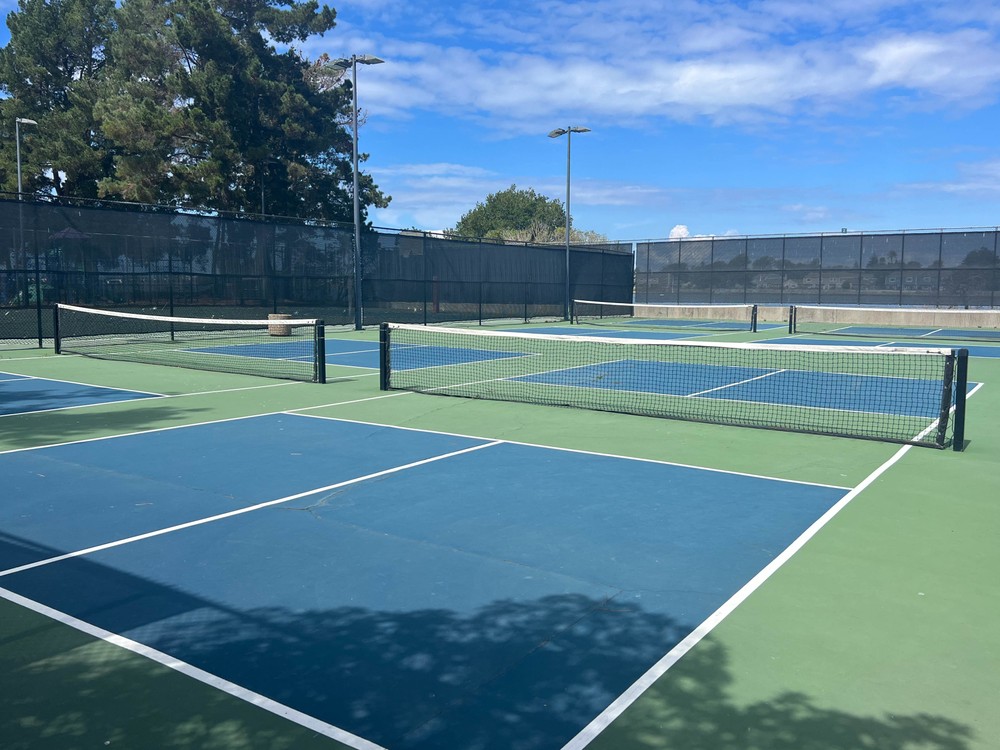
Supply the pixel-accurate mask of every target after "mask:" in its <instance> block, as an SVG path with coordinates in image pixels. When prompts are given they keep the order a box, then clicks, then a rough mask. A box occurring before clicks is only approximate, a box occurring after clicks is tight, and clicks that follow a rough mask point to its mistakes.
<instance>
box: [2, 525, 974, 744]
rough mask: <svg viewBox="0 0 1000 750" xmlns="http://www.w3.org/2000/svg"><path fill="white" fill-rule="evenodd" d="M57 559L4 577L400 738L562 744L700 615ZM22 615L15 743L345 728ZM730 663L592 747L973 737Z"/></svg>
mask: <svg viewBox="0 0 1000 750" xmlns="http://www.w3.org/2000/svg"><path fill="white" fill-rule="evenodd" d="M11 543H17V540H11ZM51 567H56V566H51ZM54 572H55V571H53V570H46V569H45V568H39V569H36V570H31V571H27V572H24V573H19V574H16V575H11V576H8V577H5V578H0V585H2V586H4V587H5V588H8V589H11V590H14V591H16V592H18V593H20V594H22V595H24V596H26V597H28V598H30V599H33V600H39V601H44V602H45V603H46V604H48V605H49V606H51V607H53V608H55V609H56V610H58V611H60V612H66V613H69V614H71V615H73V616H74V617H78V618H80V619H81V620H84V621H86V622H88V623H93V624H95V625H98V626H100V627H102V628H106V629H107V630H110V631H112V632H115V633H120V634H123V635H126V636H128V637H129V638H131V639H134V640H136V641H139V642H141V643H144V644H147V645H149V646H152V647H154V648H156V649H157V650H159V651H161V652H164V653H167V654H170V655H171V656H175V657H176V658H178V659H180V660H182V661H183V662H186V663H187V664H191V665H194V666H196V667H198V668H200V669H203V670H205V671H207V672H209V673H211V674H213V675H216V676H218V677H220V678H222V679H224V680H226V681H229V682H231V683H234V684H236V685H240V686H242V687H244V688H247V689H249V690H252V691H254V692H256V693H259V694H261V695H263V696H266V697H267V698H269V699H271V700H273V701H277V702H278V703H280V704H283V705H285V706H289V707H291V708H294V709H296V710H298V711H302V712H304V713H306V714H308V715H310V716H313V717H315V718H317V719H319V720H321V721H323V722H326V723H328V724H332V725H334V726H337V727H340V728H342V729H345V730H347V731H349V732H352V733H354V734H356V735H358V736H360V737H364V738H366V739H368V740H370V741H373V742H376V743H378V744H379V745H382V746H384V747H387V748H393V749H398V750H403V749H405V750H440V749H445V748H447V749H450V748H456V749H461V750H555V749H556V748H561V747H562V746H563V745H564V744H565V743H566V742H568V741H569V740H570V739H571V738H572V737H573V736H574V735H576V734H577V733H578V732H579V731H580V730H581V729H583V728H584V727H585V726H586V725H587V724H588V723H589V722H590V721H591V720H592V719H593V718H594V717H595V716H597V715H598V714H599V713H600V712H601V711H603V710H604V709H605V708H606V707H607V706H608V705H609V704H610V703H611V702H612V701H613V700H615V699H616V698H617V697H618V696H619V695H620V694H621V693H622V692H623V691H624V690H625V689H627V688H628V687H629V685H631V684H632V682H633V681H634V680H636V679H637V678H638V677H639V676H641V675H642V674H643V673H644V672H645V671H646V670H647V669H648V668H649V667H650V666H651V665H652V664H653V663H655V662H656V661H657V659H659V658H660V657H661V656H662V655H663V654H664V653H665V652H666V651H667V650H669V648H671V647H672V646H673V645H674V644H676V643H677V642H678V641H680V640H681V639H682V638H683V637H684V636H685V635H686V634H687V633H688V632H689V631H690V629H691V627H692V624H691V623H679V622H677V621H676V620H674V619H672V618H670V617H667V616H664V615H661V614H657V613H655V612H650V611H646V610H644V609H643V607H641V606H638V605H636V604H633V603H628V602H619V601H617V600H616V598H612V599H609V600H603V601H602V600H596V599H593V598H591V597H587V596H582V595H553V596H546V597H542V598H539V599H532V600H524V601H511V600H503V601H494V602H492V603H491V604H489V605H487V606H484V607H480V608H478V609H475V610H473V611H470V612H465V613H457V612H454V611H450V610H444V609H421V610H411V611H371V610H368V609H364V608H360V607H350V606H343V607H336V608H330V609H325V610H321V611H316V610H304V611H299V610H294V611H293V610H291V609H287V608H279V607H271V608H259V607H258V608H247V609H239V608H234V607H231V606H224V605H222V604H220V603H218V602H213V601H210V600H209V599H206V598H203V597H198V596H192V595H190V594H188V593H185V592H184V591H183V590H181V588H180V587H179V586H176V585H165V584H163V583H158V582H156V581H151V580H147V579H144V578H140V577H137V576H132V575H129V574H126V573H123V572H121V571H118V570H114V569H111V568H108V567H104V566H101V565H96V564H94V563H92V562H89V561H85V560H81V559H77V560H73V561H67V562H65V563H61V564H59V565H58V575H53V573H54ZM330 575H337V571H336V570H330ZM288 585H289V586H298V587H310V586H316V585H321V582H317V581H308V580H290V581H289V583H288ZM247 586H251V587H252V582H249V583H248V582H246V581H236V580H234V582H233V587H236V588H243V587H247ZM227 598H231V597H230V596H228V595H227ZM4 607H5V608H6V609H11V607H10V606H9V605H6V604H5V605H4ZM14 615H16V616H13V617H5V624H4V625H3V627H2V629H0V662H2V665H3V667H4V668H3V669H0V674H2V679H3V681H4V682H9V684H6V685H5V686H4V690H3V691H2V693H0V694H2V695H3V696H4V697H3V698H2V700H3V701H4V703H6V704H8V705H5V706H4V711H3V712H2V718H0V735H2V736H3V737H5V738H8V742H9V744H8V745H7V747H9V748H20V747H25V748H28V747H30V748H33V749H34V748H46V749H47V748H56V747H58V748H60V749H62V748H68V747H76V746H79V747H83V746H94V745H96V746H100V745H101V743H102V742H104V740H105V739H107V738H108V737H111V736H114V737H115V738H116V743H114V744H119V745H121V746H135V747H143V748H158V747H171V748H209V747H220V748H221V747H241V748H258V747H259V748H274V749H278V748H284V747H307V746H308V747H320V746H322V744H319V745H317V744H315V743H318V742H329V741H328V740H325V739H321V738H316V737H312V739H311V740H309V742H311V743H313V744H311V745H309V744H307V743H304V741H303V740H302V737H303V736H304V735H303V732H304V730H303V729H302V728H301V727H298V726H295V725H292V724H283V723H282V722H280V721H279V720H277V719H276V718H275V717H274V716H271V715H269V714H265V713H263V712H255V711H252V710H249V709H248V708H247V706H246V705H245V704H242V703H240V702H239V701H235V700H233V699H231V698H230V697H229V696H226V695H224V694H222V693H221V692H218V691H213V690H212V689H210V688H208V687H207V686H205V685H203V684H200V683H194V682H193V681H189V680H187V678H185V677H183V676H181V675H179V674H177V673H176V672H173V671H171V670H169V669H166V668H164V667H160V666H159V665H153V664H151V663H149V662H146V661H145V660H143V659H141V658H139V657H135V656H133V655H131V654H126V653H125V652H123V651H121V650H118V649H115V648H114V647H112V646H109V645H107V644H104V643H93V642H89V641H88V640H87V639H86V638H84V637H83V636H82V635H80V634H78V633H76V632H75V631H68V630H67V629H66V628H64V627H62V626H56V625H54V624H53V623H52V622H51V621H49V620H46V619H44V618H41V617H40V616H38V615H35V614H34V613H26V612H24V611H22V610H17V611H15V612H14ZM21 621H23V623H24V624H18V623H20V622H21ZM732 682H733V676H732V674H731V672H730V669H729V663H728V655H727V652H726V650H725V648H724V647H722V646H721V645H720V644H718V643H715V642H713V641H711V640H706V641H704V642H703V643H702V644H700V645H699V646H698V647H697V648H695V649H694V650H693V651H692V652H691V653H689V654H688V655H687V656H685V657H684V659H683V660H682V661H681V662H680V664H679V665H678V666H677V667H676V668H675V670H674V671H672V672H668V673H667V674H666V675H665V676H664V677H663V678H661V679H660V680H659V681H658V682H657V683H656V684H655V685H654V686H653V687H652V688H651V689H650V690H649V691H647V693H646V694H645V695H644V696H643V697H642V698H641V699H640V700H639V701H638V703H637V704H636V705H635V706H633V707H632V708H631V709H630V710H629V711H628V712H627V713H626V714H625V715H624V716H623V717H622V718H621V719H619V720H618V721H617V722H615V723H614V724H613V725H612V726H611V727H610V728H609V729H608V730H607V731H606V732H605V733H604V734H603V735H601V736H600V737H598V738H597V739H596V740H595V741H594V742H593V743H592V744H591V746H590V747H592V748H599V749H601V750H611V749H612V748H615V749H616V750H630V749H635V750H647V749H648V750H653V749H660V750H680V749H681V748H683V749H684V750H701V749H704V750H793V749H794V750H857V749H859V748H878V749H879V750H912V749H913V748H915V747H920V748H922V749H923V750H966V749H967V748H968V747H969V744H968V743H969V741H970V740H971V739H972V738H973V732H972V729H971V728H970V727H968V726H966V725H963V724H961V723H959V722H956V721H953V720H951V719H949V718H947V717H944V716H937V715H928V714H919V715H911V716H901V715H895V716H885V717H876V716H860V715H853V714H850V713H846V712H843V711H839V710H834V709H828V708H824V707H823V706H821V705H819V704H818V702H817V701H815V700H814V699H812V698H811V697H809V696H807V695H804V694H801V693H794V692H788V693H784V694H781V695H778V696H775V697H768V698H766V699H762V700H760V701H758V702H755V703H752V704H749V705H743V704H738V703H736V702H735V701H734V700H733V699H732V698H731V697H730V696H729V694H728V689H729V688H730V686H731V685H732ZM282 727H284V729H282ZM306 735H309V733H308V732H306ZM83 737H86V738H87V741H86V742H85V741H83V740H82V739H81V738H83ZM98 738H100V739H101V742H92V740H95V739H98ZM287 738H292V740H291V741H293V744H283V743H286V740H287ZM237 740H238V742H237ZM74 743H75V744H74ZM88 743H89V744H88ZM227 743H228V744H227Z"/></svg>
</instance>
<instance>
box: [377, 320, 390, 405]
mask: <svg viewBox="0 0 1000 750" xmlns="http://www.w3.org/2000/svg"><path fill="white" fill-rule="evenodd" d="M378 343H379V347H378V376H379V377H378V387H379V389H380V390H383V391H387V390H389V365H390V361H389V324H388V323H380V324H379V327H378Z"/></svg>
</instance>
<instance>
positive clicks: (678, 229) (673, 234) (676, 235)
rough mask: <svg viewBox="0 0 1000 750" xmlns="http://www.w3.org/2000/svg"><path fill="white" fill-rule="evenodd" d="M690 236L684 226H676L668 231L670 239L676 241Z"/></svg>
mask: <svg viewBox="0 0 1000 750" xmlns="http://www.w3.org/2000/svg"><path fill="white" fill-rule="evenodd" d="M690 236H691V230H689V229H688V228H687V226H686V225H684V224H677V225H676V226H675V227H674V228H673V229H671V230H670V239H672V240H678V239H683V238H685V237H690Z"/></svg>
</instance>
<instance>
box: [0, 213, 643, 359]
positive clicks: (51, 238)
mask: <svg viewBox="0 0 1000 750" xmlns="http://www.w3.org/2000/svg"><path fill="white" fill-rule="evenodd" d="M361 247H362V252H361V279H362V286H361V288H362V309H363V312H364V322H365V324H366V325H375V324H378V323H380V322H382V321H383V320H391V321H398V322H424V323H430V322H443V321H468V320H479V321H485V320H491V319H498V318H517V319H524V320H529V319H533V318H538V317H557V316H562V314H563V309H564V303H565V288H566V271H565V268H566V264H565V259H566V251H565V248H564V247H553V246H538V245H521V244H497V243H490V242H477V241H464V240H457V239H451V238H442V237H436V236H431V235H427V234H422V233H419V232H393V231H389V230H372V231H366V232H365V233H364V234H363V235H362V243H361ZM570 261H571V262H570V286H571V289H572V294H573V295H574V296H585V295H595V294H596V295H599V296H600V297H601V298H606V299H609V300H618V301H629V300H630V299H631V296H632V288H633V256H632V246H631V244H626V245H623V246H618V245H613V244H612V245H607V246H581V247H573V248H572V249H571V252H570ZM354 283H355V264H354V233H353V227H352V226H350V225H336V224H329V225H326V224H319V223H316V222H306V221H299V220H281V219H277V218H273V217H260V218H258V219H247V218H230V217H224V216H206V215H201V214H193V213H190V212H186V213H185V212H180V211H176V210H173V209H168V208H163V207H155V206H127V207H126V206H99V205H94V204H91V203H86V202H79V201H72V202H66V201H59V202H45V201H24V202H19V201H16V200H2V199H0V326H2V328H0V341H8V342H9V341H21V342H29V343H30V342H36V343H37V345H41V344H42V341H43V339H45V338H48V337H49V336H50V335H51V330H50V325H51V323H50V320H51V315H50V314H49V313H48V312H47V309H48V308H50V307H51V306H52V305H53V304H54V303H56V302H67V303H71V304H79V305H87V306H93V307H101V308H112V309H125V310H132V311H156V312H160V313H164V314H174V315H183V316H188V317H199V316H201V317H215V318H241V317H250V318H256V317H266V315H267V314H268V313H290V314H293V315H294V316H296V317H315V318H321V319H323V320H324V321H325V322H326V323H327V324H328V325H348V324H351V323H353V322H354V320H355V313H354V311H355V299H354Z"/></svg>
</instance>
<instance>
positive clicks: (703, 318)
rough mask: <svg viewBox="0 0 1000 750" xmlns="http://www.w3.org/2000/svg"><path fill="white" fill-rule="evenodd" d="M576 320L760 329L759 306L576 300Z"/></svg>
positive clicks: (724, 328) (658, 325)
mask: <svg viewBox="0 0 1000 750" xmlns="http://www.w3.org/2000/svg"><path fill="white" fill-rule="evenodd" d="M573 321H574V322H575V323H588V324H591V325H612V326H646V327H663V328H684V329H695V330H711V331H755V330H757V307H756V305H714V304H712V305H697V304H690V305H647V304H635V303H630V302H596V301H593V300H573Z"/></svg>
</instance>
